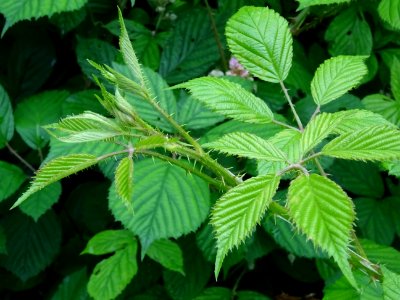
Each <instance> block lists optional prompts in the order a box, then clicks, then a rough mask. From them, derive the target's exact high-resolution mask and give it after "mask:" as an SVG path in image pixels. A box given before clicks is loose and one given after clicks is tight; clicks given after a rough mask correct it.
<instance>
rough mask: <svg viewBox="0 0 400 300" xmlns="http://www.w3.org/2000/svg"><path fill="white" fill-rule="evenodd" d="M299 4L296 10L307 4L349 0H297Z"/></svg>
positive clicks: (334, 2) (346, 0)
mask: <svg viewBox="0 0 400 300" xmlns="http://www.w3.org/2000/svg"><path fill="white" fill-rule="evenodd" d="M297 1H298V2H299V4H300V6H299V8H298V9H297V10H300V9H303V8H305V7H308V6H313V5H323V4H339V3H347V2H350V1H351V0H297Z"/></svg>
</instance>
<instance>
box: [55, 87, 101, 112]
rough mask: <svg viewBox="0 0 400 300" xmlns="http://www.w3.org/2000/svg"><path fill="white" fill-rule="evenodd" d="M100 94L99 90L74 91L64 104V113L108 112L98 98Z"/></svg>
mask: <svg viewBox="0 0 400 300" xmlns="http://www.w3.org/2000/svg"><path fill="white" fill-rule="evenodd" d="M96 96H100V92H99V91H98V90H90V89H88V90H84V91H79V92H76V93H73V94H71V95H69V97H68V98H67V99H66V100H65V101H64V102H63V104H62V115H63V116H70V115H79V114H82V113H84V112H86V111H91V112H94V113H98V114H102V115H105V114H106V113H107V112H106V110H105V109H104V107H103V106H101V104H100V102H99V101H98V100H97V99H96Z"/></svg>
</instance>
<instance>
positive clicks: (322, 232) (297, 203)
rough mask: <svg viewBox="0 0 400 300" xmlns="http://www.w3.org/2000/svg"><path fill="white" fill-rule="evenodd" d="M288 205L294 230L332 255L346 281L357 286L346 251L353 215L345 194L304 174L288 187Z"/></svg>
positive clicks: (333, 184) (351, 206)
mask: <svg viewBox="0 0 400 300" xmlns="http://www.w3.org/2000/svg"><path fill="white" fill-rule="evenodd" d="M288 206H289V213H290V216H291V217H292V219H293V221H294V222H295V224H296V225H297V227H298V228H299V229H300V230H301V231H302V232H304V233H305V234H306V235H307V237H308V238H310V239H311V240H312V241H313V242H314V244H315V245H316V246H319V247H321V248H322V249H323V250H325V251H326V252H328V254H329V255H331V256H333V258H334V259H335V261H336V262H337V264H338V265H339V267H340V269H341V270H342V272H343V274H344V275H345V276H346V278H347V279H348V280H349V282H350V283H351V284H352V285H353V286H356V283H355V279H354V276H353V273H352V271H351V268H350V264H349V262H348V257H349V254H348V252H347V251H348V250H347V249H348V246H349V243H350V231H351V230H352V225H353V222H354V219H355V213H354V209H353V204H352V202H351V200H350V198H349V197H348V196H347V195H346V193H345V192H344V191H343V190H342V189H341V188H340V186H338V185H337V184H336V183H334V182H333V181H332V180H330V179H328V178H326V177H323V176H320V175H317V174H311V175H309V176H305V175H303V176H300V177H298V178H296V179H295V180H293V181H292V182H291V184H290V187H289V193H288Z"/></svg>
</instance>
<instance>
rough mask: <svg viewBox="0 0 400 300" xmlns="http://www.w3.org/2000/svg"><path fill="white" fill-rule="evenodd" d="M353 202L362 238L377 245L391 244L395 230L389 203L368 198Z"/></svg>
mask: <svg viewBox="0 0 400 300" xmlns="http://www.w3.org/2000/svg"><path fill="white" fill-rule="evenodd" d="M354 202H355V205H356V211H357V218H358V220H357V224H358V227H359V228H360V231H361V233H362V236H363V238H366V239H371V240H374V241H375V242H377V243H378V244H384V245H390V244H392V242H393V239H394V236H395V233H396V229H395V224H394V222H393V220H392V218H391V214H392V207H391V205H390V203H389V202H387V201H385V200H381V201H377V200H375V199H370V198H357V199H355V201H354Z"/></svg>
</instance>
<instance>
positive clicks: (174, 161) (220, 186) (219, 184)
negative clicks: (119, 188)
mask: <svg viewBox="0 0 400 300" xmlns="http://www.w3.org/2000/svg"><path fill="white" fill-rule="evenodd" d="M136 153H140V154H143V155H149V156H153V157H157V158H159V159H162V160H164V161H167V162H169V163H171V164H174V165H176V166H178V167H181V168H182V169H185V170H186V171H188V172H189V173H193V174H195V175H197V176H199V177H201V178H203V179H204V180H205V181H207V182H208V183H209V184H212V185H213V186H215V187H216V188H218V189H219V190H222V191H227V190H229V188H230V187H228V186H226V185H225V184H224V183H223V182H221V181H219V180H216V179H214V178H212V177H210V176H208V175H206V174H204V173H203V172H201V171H200V170H198V169H196V168H195V167H193V166H191V165H189V164H186V163H183V162H181V161H179V160H177V159H174V158H172V157H169V156H166V155H163V154H160V153H158V152H154V151H148V150H140V151H137V152H136Z"/></svg>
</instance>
